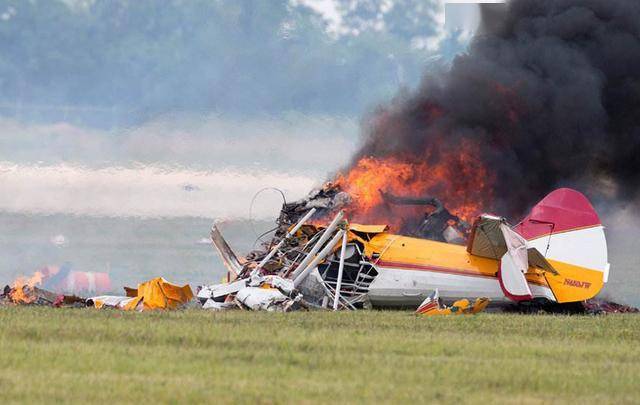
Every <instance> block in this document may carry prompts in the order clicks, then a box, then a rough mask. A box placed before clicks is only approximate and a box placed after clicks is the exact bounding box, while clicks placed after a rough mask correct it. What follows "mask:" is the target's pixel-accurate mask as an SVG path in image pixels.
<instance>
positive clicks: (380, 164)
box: [335, 140, 494, 231]
mask: <svg viewBox="0 0 640 405" xmlns="http://www.w3.org/2000/svg"><path fill="white" fill-rule="evenodd" d="M478 151H479V148H478V146H477V145H474V144H473V143H472V142H470V141H468V140H464V141H462V142H461V143H460V144H459V145H457V146H456V147H455V148H448V149H446V150H444V151H443V150H439V151H437V153H435V152H433V151H427V152H426V153H424V154H412V155H411V156H391V157H384V158H377V157H363V158H361V159H360V160H358V161H357V163H356V164H355V165H353V166H352V167H351V168H350V170H349V171H348V172H346V173H344V174H339V175H338V176H337V178H336V180H335V182H336V183H337V184H338V185H339V186H340V188H341V189H342V190H344V191H346V192H348V193H349V194H350V195H351V197H352V198H353V202H352V203H351V204H350V205H349V207H347V213H348V217H349V218H350V220H351V221H352V222H362V223H381V224H387V225H389V226H390V227H391V230H392V231H398V230H399V229H400V228H401V226H402V225H403V223H405V222H407V221H409V222H414V223H415V222H416V221H419V220H420V219H421V218H422V217H423V216H424V214H425V212H426V210H427V208H425V207H420V206H417V207H416V206H413V207H408V206H389V205H387V204H385V202H384V200H383V198H382V195H381V193H380V190H382V191H385V192H390V193H393V194H397V195H401V196H410V197H425V196H431V197H437V198H439V199H440V200H441V201H442V202H443V203H444V204H445V206H446V207H447V208H448V209H449V210H450V211H451V213H452V214H455V215H457V216H458V217H460V219H462V220H466V221H470V220H472V219H473V217H475V216H476V215H478V214H480V213H481V212H482V210H483V209H487V207H488V206H489V205H488V204H489V203H490V202H491V201H492V198H493V193H492V189H493V184H494V178H493V176H492V174H491V173H489V172H488V170H487V169H486V167H485V165H484V164H483V163H482V161H481V159H480V156H479V153H478Z"/></svg>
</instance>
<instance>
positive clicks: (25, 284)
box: [9, 271, 44, 304]
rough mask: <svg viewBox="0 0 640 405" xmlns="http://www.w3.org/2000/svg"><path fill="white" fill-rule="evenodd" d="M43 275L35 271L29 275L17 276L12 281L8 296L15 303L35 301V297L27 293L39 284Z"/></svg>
mask: <svg viewBox="0 0 640 405" xmlns="http://www.w3.org/2000/svg"><path fill="white" fill-rule="evenodd" d="M43 278H44V275H43V274H42V273H41V272H39V271H36V272H35V274H34V275H33V276H31V277H28V278H27V277H18V278H17V279H16V280H15V281H14V282H13V287H12V289H11V292H10V293H9V298H10V299H11V301H12V302H14V303H15V304H31V303H33V302H35V300H36V299H37V297H36V296H35V295H32V294H29V290H31V289H33V287H35V286H36V285H40V284H41V283H42V280H43Z"/></svg>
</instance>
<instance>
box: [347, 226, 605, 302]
mask: <svg viewBox="0 0 640 405" xmlns="http://www.w3.org/2000/svg"><path fill="white" fill-rule="evenodd" d="M385 229H386V228H385V227H381V226H370V225H369V226H366V227H365V226H361V225H357V224H351V225H350V231H351V232H350V237H351V238H350V239H351V240H352V242H355V241H358V242H360V244H362V246H363V247H364V252H363V254H364V256H365V257H366V260H368V261H370V263H372V264H373V265H374V266H375V268H376V270H377V271H378V276H377V277H376V278H375V279H374V280H373V282H372V283H371V285H370V286H369V299H370V300H371V303H372V304H373V305H376V306H413V305H418V304H420V303H421V302H422V301H423V300H424V299H425V298H426V297H427V296H428V295H429V294H430V293H432V292H433V291H434V290H438V291H439V295H440V298H441V299H442V300H443V301H445V302H453V301H455V300H458V299H462V298H468V299H475V298H480V297H486V298H489V299H490V300H491V303H492V305H494V304H500V303H508V302H512V300H511V299H510V298H509V297H508V296H507V295H506V294H505V292H504V290H503V288H501V285H500V280H499V277H498V272H499V269H500V260H499V259H496V258H487V257H480V256H477V255H474V254H472V253H470V252H469V251H468V248H467V247H465V246H461V245H454V244H448V243H443V242H436V241H431V240H426V239H418V238H412V237H407V236H400V235H395V234H391V233H388V232H386V231H385ZM603 229H604V228H603V227H602V226H601V225H598V226H594V227H590V228H586V229H576V230H570V231H566V232H563V233H561V234H551V235H546V236H545V237H542V238H538V239H536V240H532V241H527V244H528V246H527V247H528V248H530V250H532V249H536V250H537V251H538V252H539V253H541V254H542V256H544V259H546V262H547V265H546V267H547V269H545V268H543V267H545V266H537V265H534V264H531V262H530V264H529V267H528V269H527V270H526V272H525V273H524V277H525V279H526V283H527V284H528V287H529V289H530V291H531V296H532V297H533V298H546V299H548V300H549V301H552V302H557V303H567V302H576V301H583V300H586V299H589V298H592V297H594V296H595V295H596V294H598V292H599V291H600V290H601V289H602V287H603V285H604V283H605V282H606V280H607V276H608V269H609V265H608V263H607V251H606V241H605V239H604V230H603ZM471 242H472V241H470V243H471ZM549 265H550V267H552V269H549V268H548V267H549ZM550 270H551V271H550Z"/></svg>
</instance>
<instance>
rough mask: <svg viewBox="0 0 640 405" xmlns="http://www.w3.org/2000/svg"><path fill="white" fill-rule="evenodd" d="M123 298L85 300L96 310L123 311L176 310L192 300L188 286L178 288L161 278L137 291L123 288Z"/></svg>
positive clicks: (106, 296) (142, 285) (109, 297)
mask: <svg viewBox="0 0 640 405" xmlns="http://www.w3.org/2000/svg"><path fill="white" fill-rule="evenodd" d="M124 289H125V292H126V295H125V296H115V295H101V296H98V297H92V298H89V299H88V300H87V305H89V306H94V307H96V308H117V309H122V310H125V311H138V312H141V311H148V310H154V309H178V308H181V307H183V306H184V305H186V304H187V303H188V302H189V301H191V299H192V298H193V292H192V291H191V287H189V285H185V286H182V287H181V286H178V285H175V284H172V283H170V282H168V281H166V280H165V279H164V278H162V277H158V278H154V279H152V280H149V281H147V282H145V283H142V284H139V285H138V288H137V289H134V288H129V287H125V288H124Z"/></svg>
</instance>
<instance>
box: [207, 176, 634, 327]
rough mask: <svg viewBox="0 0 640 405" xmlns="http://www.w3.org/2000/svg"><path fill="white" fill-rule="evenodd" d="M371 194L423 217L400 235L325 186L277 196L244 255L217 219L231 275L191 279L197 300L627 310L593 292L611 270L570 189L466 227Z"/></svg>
mask: <svg viewBox="0 0 640 405" xmlns="http://www.w3.org/2000/svg"><path fill="white" fill-rule="evenodd" d="M378 192H379V193H380V198H381V199H382V201H383V202H384V203H385V204H388V205H394V206H396V205H397V206H412V207H421V209H422V211H423V216H422V218H420V220H419V221H417V222H414V223H413V224H410V223H403V224H401V225H400V229H401V230H400V232H398V233H391V232H390V230H389V226H387V225H386V224H359V223H350V222H349V221H348V220H347V214H346V212H348V211H349V209H350V206H351V204H352V199H351V197H350V195H349V194H348V193H346V192H345V191H343V190H341V187H340V186H339V185H337V184H334V183H327V184H325V186H324V187H323V188H321V189H317V190H314V191H312V192H311V193H310V194H309V195H308V196H307V197H306V198H304V199H302V200H300V201H296V202H293V203H285V204H284V205H283V207H282V210H281V212H280V215H279V218H278V219H277V228H276V229H275V232H274V236H273V238H272V239H271V240H270V241H268V242H266V243H264V244H263V245H262V249H260V250H255V251H252V252H250V253H249V254H248V255H247V256H246V257H244V258H241V257H238V256H237V255H236V254H235V253H234V252H233V250H232V249H231V248H230V246H229V245H228V244H227V242H226V241H225V239H224V238H223V236H222V234H221V233H220V230H219V229H218V227H217V226H216V225H215V224H214V225H213V227H212V230H211V239H212V242H213V245H214V246H215V248H216V250H217V251H218V253H219V254H220V257H221V258H222V261H223V262H224V264H225V266H226V268H227V270H228V273H227V276H226V280H225V281H226V282H224V283H222V284H216V285H210V286H201V287H200V288H199V290H198V292H197V298H198V299H199V300H200V302H201V303H202V304H203V308H206V309H213V310H225V309H230V308H238V307H240V308H245V309H252V310H268V311H290V310H294V309H311V308H325V309H333V310H339V309H349V310H355V309H362V308H391V307H398V308H413V309H415V308H417V310H416V312H417V313H421V314H427V315H437V314H473V313H477V312H480V311H482V310H484V309H485V308H486V307H487V306H489V308H493V309H498V310H509V309H511V310H519V311H531V310H536V311H537V310H548V311H563V312H567V311H570V312H628V311H634V309H633V308H628V307H624V306H616V305H615V304H611V303H604V302H601V301H599V300H594V297H595V296H596V295H597V294H598V292H599V291H600V290H601V289H602V287H603V286H604V284H605V283H606V282H607V279H608V276H609V263H608V261H607V247H606V241H605V235H604V228H603V226H602V224H601V222H600V219H599V217H598V215H597V214H596V212H595V210H594V209H593V207H592V206H591V204H590V202H589V201H588V200H587V198H586V197H585V196H584V195H582V194H581V193H579V192H577V191H575V190H572V189H566V188H564V189H558V190H555V191H553V192H552V193H550V194H549V195H547V196H546V197H545V198H544V199H543V200H542V201H540V202H539V203H538V204H537V205H536V206H535V207H534V208H533V209H532V210H531V212H530V214H529V215H528V216H526V217H525V218H524V219H523V220H522V221H521V222H520V223H518V224H517V225H516V226H511V225H509V224H508V223H507V221H506V219H505V218H502V217H498V216H495V215H488V214H482V215H479V216H477V217H476V219H475V221H474V222H473V224H469V223H467V222H466V221H464V220H463V219H461V218H459V217H457V216H456V215H454V214H452V213H451V212H449V211H448V210H447V209H446V207H445V206H444V205H443V204H442V202H441V201H439V200H438V199H436V198H433V197H426V198H413V197H411V198H408V197H400V196H396V195H393V194H390V193H387V192H384V191H382V190H379V191H378ZM414 219H415V217H414Z"/></svg>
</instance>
